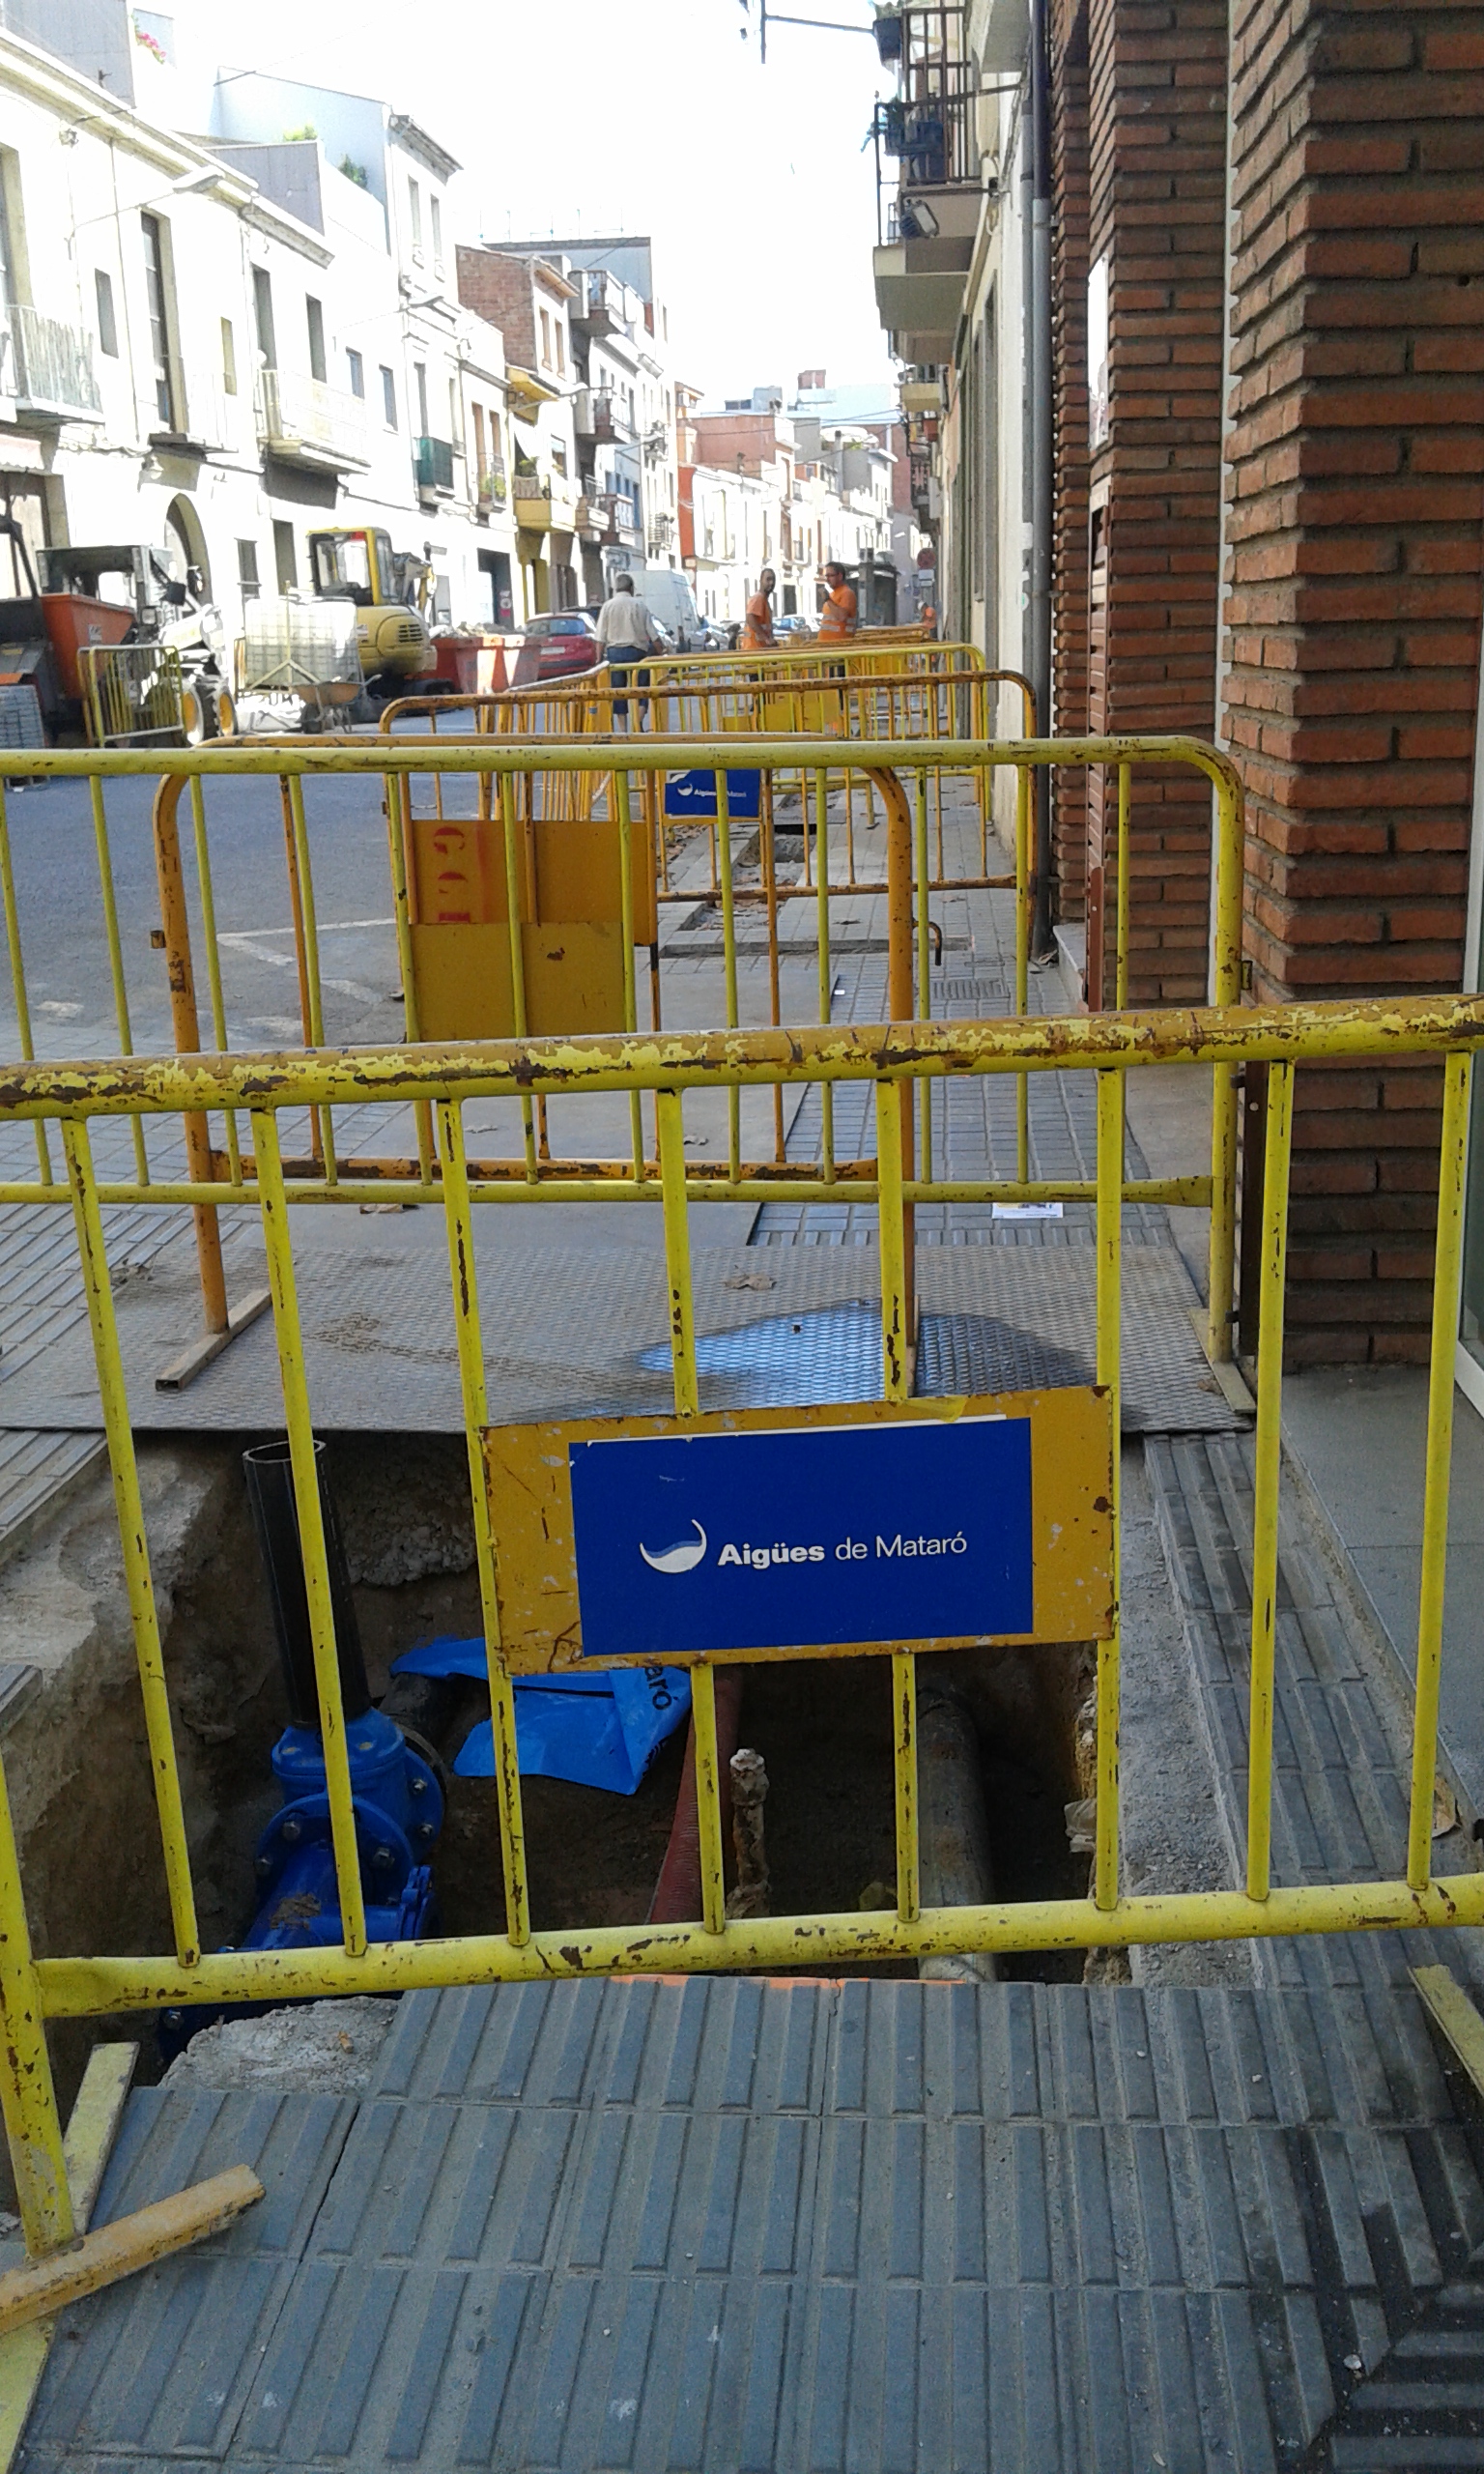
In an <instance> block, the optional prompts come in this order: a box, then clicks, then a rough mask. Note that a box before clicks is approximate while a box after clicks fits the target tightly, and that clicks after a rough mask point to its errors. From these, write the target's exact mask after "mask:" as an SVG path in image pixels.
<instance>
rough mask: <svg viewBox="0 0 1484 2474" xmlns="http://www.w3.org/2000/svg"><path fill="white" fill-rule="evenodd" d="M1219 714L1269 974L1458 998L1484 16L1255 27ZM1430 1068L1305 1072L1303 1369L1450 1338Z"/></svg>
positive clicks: (1236, 316) (1240, 156) (1299, 1280)
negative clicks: (1433, 1326)
mask: <svg viewBox="0 0 1484 2474" xmlns="http://www.w3.org/2000/svg"><path fill="white" fill-rule="evenodd" d="M1232 41H1233V50H1232V77H1233V102H1234V129H1233V177H1232V203H1233V216H1234V230H1233V266H1232V289H1233V302H1232V346H1231V370H1232V391H1231V400H1230V409H1231V415H1232V427H1231V430H1230V434H1229V438H1228V443H1227V446H1228V456H1229V460H1230V465H1231V472H1230V475H1229V481H1228V496H1229V504H1228V510H1227V519H1226V535H1227V568H1226V573H1227V591H1226V604H1225V621H1226V630H1227V633H1226V637H1225V644H1226V651H1227V660H1228V663H1229V670H1228V674H1227V678H1226V688H1225V693H1226V710H1227V724H1228V732H1229V736H1230V742H1231V745H1232V748H1233V752H1234V753H1235V754H1236V755H1237V756H1238V757H1239V758H1240V760H1241V766H1242V771H1243V773H1244V776H1245V780H1246V790H1247V828H1248V840H1247V850H1246V908H1247V917H1246V940H1247V951H1248V954H1249V955H1250V957H1251V963H1252V973H1253V989H1254V992H1255V993H1256V994H1257V995H1259V996H1261V997H1265V998H1267V999H1269V1000H1270V1001H1282V1000H1285V999H1290V998H1299V997H1334V996H1346V995H1352V996H1360V995H1370V994H1377V993H1384V992H1402V993H1406V994H1414V993H1418V992H1422V991H1425V990H1430V989H1431V990H1439V989H1451V988H1457V987H1458V986H1459V984H1460V973H1461V970H1462V966H1463V961H1464V952H1463V944H1464V929H1465V906H1466V894H1467V876H1468V839H1469V816H1470V789H1471V773H1472V756H1473V735H1474V703H1475V696H1476V691H1477V684H1478V661H1479V632H1478V630H1479V607H1480V575H1481V538H1484V490H1481V475H1484V8H1480V7H1434V8H1427V7H1422V8H1416V9H1406V10H1395V11H1387V12H1385V13H1384V14H1383V13H1379V12H1377V11H1375V10H1372V9H1367V8H1361V7H1351V8H1334V7H1327V8H1323V7H1320V6H1318V5H1315V0H1246V5H1239V6H1238V8H1237V9H1236V11H1235V14H1234V22H1233V38H1232ZM1437 1105H1438V1079H1437V1076H1436V1074H1435V1073H1434V1072H1433V1071H1432V1070H1431V1069H1415V1068H1413V1069H1412V1070H1399V1069H1396V1068H1391V1067H1387V1068H1386V1069H1384V1070H1379V1069H1366V1070H1355V1071H1349V1070H1347V1071H1343V1072H1336V1071H1333V1070H1323V1069H1319V1068H1313V1069H1309V1070H1307V1071H1306V1072H1305V1073H1303V1074H1302V1075H1301V1076H1300V1077H1299V1088H1298V1092H1297V1109H1296V1133H1295V1158H1294V1174H1293V1195H1294V1201H1293V1216H1292V1222H1291V1254H1290V1280H1289V1309H1288V1331H1289V1345H1290V1355H1291V1357H1292V1358H1293V1360H1294V1361H1295V1362H1297V1363H1304V1362H1316V1361H1317V1362H1327V1363H1336V1362H1341V1361H1351V1362H1355V1361H1363V1360H1366V1359H1372V1360H1378V1361H1383V1360H1398V1359H1400V1360H1408V1359H1417V1358H1420V1357H1422V1356H1424V1355H1425V1354H1426V1346H1427V1319H1428V1315H1429V1311H1430V1293H1431V1279H1432V1261H1433V1229H1434V1225H1435V1221H1436V1185H1437V1142H1438V1133H1439V1126H1438V1115H1437Z"/></svg>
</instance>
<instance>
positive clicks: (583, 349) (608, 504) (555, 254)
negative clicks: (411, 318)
mask: <svg viewBox="0 0 1484 2474" xmlns="http://www.w3.org/2000/svg"><path fill="white" fill-rule="evenodd" d="M475 255H476V256H477V259H478V261H479V262H480V263H479V264H477V265H476V264H475V263H474V258H473V257H471V259H470V260H469V261H467V262H466V263H467V270H468V272H467V283H468V290H467V292H466V298H468V299H470V300H471V301H473V302H476V303H477V302H478V301H479V300H481V299H488V300H489V301H491V302H499V301H500V300H503V299H505V298H506V297H507V296H508V297H509V299H510V302H511V308H510V313H509V314H510V315H511V316H512V317H516V316H518V315H520V314H522V313H521V310H520V307H519V302H520V301H521V299H522V298H523V288H522V284H521V282H520V280H519V278H512V277H507V276H502V275H500V274H499V273H498V272H494V271H492V270H491V269H490V268H489V267H488V266H487V265H485V264H484V263H483V262H484V261H486V260H490V259H499V258H507V259H510V260H512V261H514V262H515V263H516V264H517V265H521V266H528V267H530V268H532V269H542V268H544V269H546V270H547V271H548V277H550V278H557V279H559V281H560V283H562V284H563V285H565V286H566V287H567V290H566V291H565V293H564V294H563V296H562V299H563V302H564V308H565V319H564V326H563V330H562V331H561V334H560V336H559V337H558V333H557V325H556V314H555V310H553V311H552V325H551V343H552V346H553V348H554V349H557V348H559V349H560V350H561V351H562V353H563V367H562V369H561V370H560V371H553V370H551V369H550V368H548V367H545V366H544V367H543V369H542V371H541V373H540V374H541V375H542V376H543V378H550V377H555V378H556V379H557V380H558V381H559V382H560V383H561V388H562V391H563V392H564V393H569V394H570V397H571V420H572V430H573V436H574V438H575V442H576V458H577V461H576V465H575V468H574V469H575V473H576V478H577V483H578V507H577V545H578V556H579V558H580V575H579V579H578V580H579V582H580V583H581V586H582V591H581V594H580V596H579V597H580V598H581V599H583V600H585V601H595V600H601V599H602V598H603V597H604V595H605V594H606V593H607V592H608V590H609V589H610V587H611V585H612V582H613V578H614V575H615V574H616V573H617V572H618V571H619V570H620V569H621V568H626V567H628V568H639V567H642V566H662V567H664V566H670V567H672V566H676V565H678V564H679V561H680V536H679V458H678V454H677V449H676V406H675V388H674V384H673V381H672V379H671V374H670V366H669V347H670V313H669V310H668V308H667V307H666V305H665V303H664V302H662V301H660V300H659V299H658V298H657V296H656V293H655V287H654V276H653V253H652V249H651V245H650V243H649V242H648V241H647V240H646V239H644V238H642V236H641V237H633V236H619V237H614V238H612V239H608V240H604V239H602V238H598V239H594V240H587V241H583V240H548V241H540V242H535V241H524V242H506V243H503V244H501V245H499V246H497V245H495V244H493V243H485V244H484V245H482V247H481V248H480V250H479V251H478V252H477V253H475ZM531 280H532V282H537V283H539V282H541V281H544V280H547V279H546V278H541V277H538V276H536V275H534V274H533V275H532V278H531ZM547 288H548V290H550V289H551V284H550V281H547ZM539 314H540V312H539V305H538V306H537V311H536V315H537V318H538V319H539ZM510 332H511V334H512V335H513V334H514V333H515V332H516V329H515V328H514V327H512V328H511V329H510ZM543 334H544V331H543ZM531 349H532V351H534V342H532V345H531Z"/></svg>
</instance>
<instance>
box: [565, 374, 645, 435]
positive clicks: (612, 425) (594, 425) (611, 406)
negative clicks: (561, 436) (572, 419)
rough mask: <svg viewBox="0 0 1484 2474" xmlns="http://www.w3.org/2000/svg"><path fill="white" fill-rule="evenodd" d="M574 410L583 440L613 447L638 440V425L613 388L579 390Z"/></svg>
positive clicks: (578, 432) (585, 388) (583, 388)
mask: <svg viewBox="0 0 1484 2474" xmlns="http://www.w3.org/2000/svg"><path fill="white" fill-rule="evenodd" d="M574 409H575V415H576V422H577V434H578V436H579V438H592V439H597V440H599V441H601V442H602V443H603V444H604V445H605V446H614V445H617V444H620V443H625V442H627V441H628V440H629V439H631V438H632V437H633V436H634V424H633V422H632V421H631V420H630V418H629V417H628V414H627V413H626V412H625V411H624V410H623V407H622V405H621V403H620V401H619V399H618V397H617V396H616V395H615V394H614V391H613V388H611V387H582V388H579V389H578V393H577V401H576V405H575V408H574Z"/></svg>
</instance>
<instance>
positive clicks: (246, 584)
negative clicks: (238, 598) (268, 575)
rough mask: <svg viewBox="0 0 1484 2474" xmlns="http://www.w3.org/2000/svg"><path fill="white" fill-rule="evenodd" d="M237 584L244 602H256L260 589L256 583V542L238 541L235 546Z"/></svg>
mask: <svg viewBox="0 0 1484 2474" xmlns="http://www.w3.org/2000/svg"><path fill="white" fill-rule="evenodd" d="M237 582H238V590H240V591H241V593H242V596H243V600H244V601H256V599H257V597H258V594H259V592H260V591H261V590H262V587H261V585H260V584H259V582H258V545H257V543H256V541H239V543H238V545H237Z"/></svg>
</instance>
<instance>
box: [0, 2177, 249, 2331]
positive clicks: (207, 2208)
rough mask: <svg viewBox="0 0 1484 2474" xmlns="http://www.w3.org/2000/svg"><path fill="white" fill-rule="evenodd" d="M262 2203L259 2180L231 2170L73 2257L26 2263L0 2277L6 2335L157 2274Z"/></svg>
mask: <svg viewBox="0 0 1484 2474" xmlns="http://www.w3.org/2000/svg"><path fill="white" fill-rule="evenodd" d="M262 2197H263V2185H262V2183H261V2182H260V2181H259V2179H258V2177H257V2175H256V2173H254V2172H251V2171H250V2169H249V2168H248V2167H247V2166H245V2165H230V2166H228V2168H227V2171H226V2172H224V2173H214V2174H213V2175H212V2177H211V2179H210V2181H206V2182H193V2183H192V2184H191V2186H190V2188H189V2189H188V2190H185V2191H175V2192H172V2194H171V2196H170V2198H169V2199H167V2200H156V2201H154V2202H153V2204H152V2205H151V2206H149V2207H141V2208H138V2209H136V2210H135V2212H134V2214H133V2215H132V2216H121V2217H119V2218H118V2219H117V2221H116V2222H115V2223H114V2224H112V2225H104V2226H100V2228H99V2229H98V2231H97V2232H96V2233H87V2234H84V2236H83V2238H82V2240H81V2241H80V2242H76V2243H74V2244H73V2245H72V2247H71V2250H67V2251H53V2252H52V2253H51V2254H50V2255H49V2256H48V2257H47V2258H44V2259H28V2260H27V2261H26V2263H25V2265H24V2267H19V2268H12V2269H10V2270H9V2271H8V2273H7V2274H6V2275H4V2276H0V2331H4V2330H7V2329H11V2328H20V2327H24V2326H25V2325H26V2323H27V2322H28V2321H29V2320H33V2319H42V2318H45V2317H47V2316H49V2315H50V2314H51V2313H53V2312H56V2311H61V2310H64V2309H65V2308H66V2306H67V2305H68V2304H69V2303H70V2302H77V2301H80V2300H81V2298H82V2296H83V2295H84V2294H88V2293H97V2292H99V2291H100V2288H101V2287H104V2286H109V2285H115V2284H117V2282H118V2280H119V2279H120V2278H121V2277H128V2276H132V2275H133V2274H134V2273H135V2271H136V2270H137V2269H139V2268H147V2267H152V2266H153V2265H154V2263H155V2261H156V2260H157V2259H166V2258H169V2257H170V2255H171V2253H172V2252H174V2251H184V2250H185V2248H186V2247H187V2245H188V2244H190V2243H192V2242H200V2241H203V2240H204V2239H205V2238H206V2236H207V2235H208V2234H209V2233H219V2232H220V2231H221V2229H222V2228H223V2227H224V2226H227V2225H231V2224H233V2223H234V2222H235V2220H236V2219H237V2218H238V2217H240V2216H241V2215H242V2213H243V2209H244V2208H249V2207H251V2205H252V2203H253V2201H255V2200H260V2199H261V2198H262Z"/></svg>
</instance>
